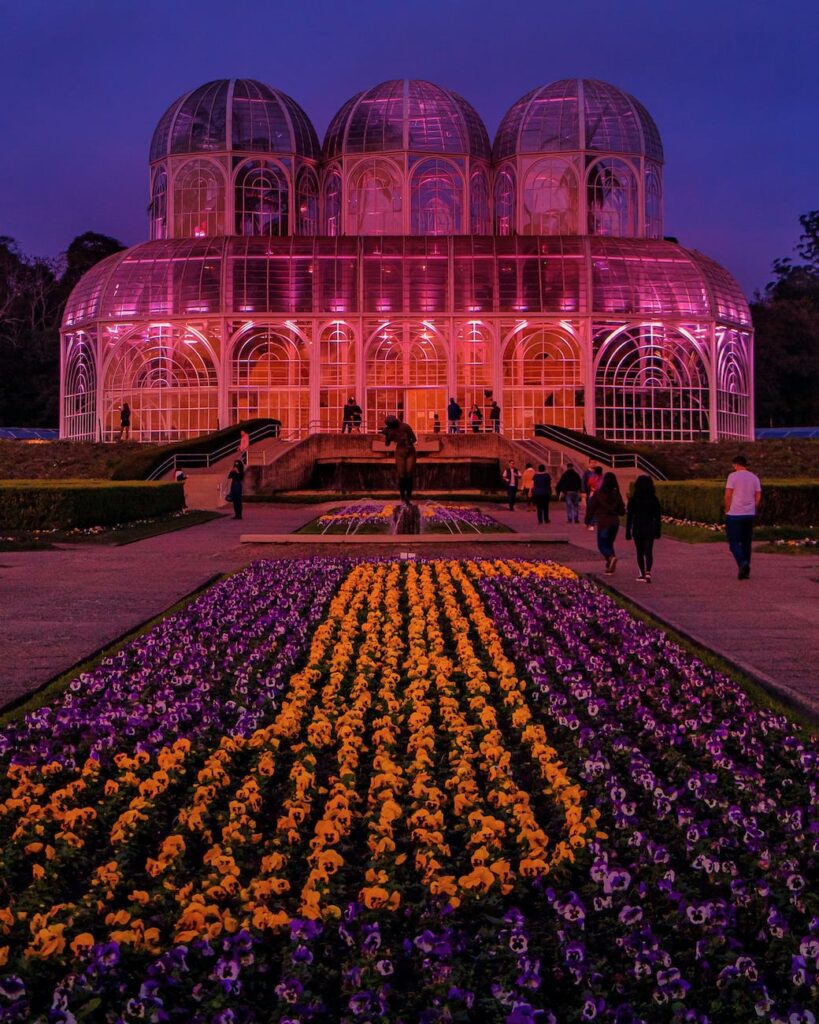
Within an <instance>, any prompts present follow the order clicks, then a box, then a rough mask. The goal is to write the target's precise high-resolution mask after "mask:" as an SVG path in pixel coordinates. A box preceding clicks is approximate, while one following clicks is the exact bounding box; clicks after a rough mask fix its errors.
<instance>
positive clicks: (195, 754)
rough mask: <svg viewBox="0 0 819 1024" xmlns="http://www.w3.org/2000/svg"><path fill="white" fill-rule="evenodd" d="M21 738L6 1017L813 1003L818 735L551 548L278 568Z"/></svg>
mask: <svg viewBox="0 0 819 1024" xmlns="http://www.w3.org/2000/svg"><path fill="white" fill-rule="evenodd" d="M0 750H2V760H3V764H4V769H5V772H4V778H3V780H2V789H0V842H1V843H2V851H3V852H2V868H3V870H2V877H3V879H4V888H3V891H2V893H3V894H2V899H0V935H2V936H3V937H0V960H2V961H4V962H6V965H5V971H6V974H5V976H4V977H0V1019H2V1020H20V1021H22V1020H29V1019H38V1016H39V1017H41V1019H43V1020H46V1019H49V1020H54V1021H72V1020H73V1019H75V1018H76V1019H93V1020H106V1021H108V1020H110V1021H117V1022H119V1021H123V1022H125V1021H131V1020H156V1021H162V1020H179V1021H186V1022H187V1021H191V1022H196V1024H198V1022H202V1024H204V1022H214V1024H228V1022H234V1021H235V1022H250V1021H260V1022H261V1021H265V1022H267V1021H277V1022H282V1024H283V1022H290V1024H293V1022H296V1021H299V1022H301V1021H313V1020H314V1021H319V1020H321V1021H373V1022H374V1021H391V1022H394V1024H398V1022H404V1024H410V1022H416V1021H424V1022H430V1024H431V1022H444V1021H455V1020H464V1021H469V1020H475V1021H481V1022H484V1021H487V1022H506V1024H528V1022H535V1021H540V1022H542V1024H548V1022H549V1021H552V1022H557V1021H559V1022H561V1024H562V1022H564V1021H567V1022H568V1021H578V1020H591V1019H600V1020H608V1021H616V1022H619V1024H625V1022H626V1021H639V1020H645V1021H647V1022H654V1021H660V1020H663V1021H665V1020H679V1021H692V1022H700V1024H705V1022H713V1024H722V1022H725V1024H728V1022H729V1021H730V1022H734V1021H745V1020H751V1019H755V1018H756V1016H757V1014H758V1015H759V1016H762V1017H765V1018H766V1019H769V1020H775V1021H786V1022H787V1024H796V1022H799V1021H803V1022H806V1024H809V1022H810V1021H811V1020H812V1016H811V1014H810V1011H809V1010H808V1009H807V1007H808V1006H810V1005H811V1000H812V999H814V1000H815V997H816V987H815V975H816V969H817V965H819V916H817V915H819V905H817V903H818V902H819V901H818V900H817V894H816V892H815V889H812V888H811V885H810V879H811V872H812V871H815V857H816V845H817V824H816V821H815V802H816V800H817V780H816V758H817V749H816V745H815V744H814V743H812V742H811V741H808V740H806V739H804V738H802V737H800V735H799V734H798V733H797V732H795V731H794V728H793V727H792V726H791V725H790V724H789V723H788V722H787V721H786V720H785V719H784V718H782V717H779V716H776V715H774V714H772V713H770V712H764V711H760V710H757V709H755V708H754V707H753V706H752V705H751V704H750V702H749V701H748V699H747V698H746V697H745V696H744V695H743V693H742V692H741V691H739V690H738V689H737V687H736V686H735V685H734V684H732V683H731V682H730V681H729V680H727V679H726V678H724V677H722V676H719V675H718V674H716V673H714V672H712V671H710V670H709V669H707V668H706V667H704V666H703V665H701V664H700V663H698V662H697V661H696V660H694V659H692V658H691V657H690V656H688V655H686V654H685V653H684V652H683V651H682V650H680V649H679V648H677V647H675V646H674V645H673V644H671V643H670V642H669V641H668V640H667V639H666V638H665V635H664V634H662V633H660V632H658V631H656V630H652V629H650V628H648V627H646V626H645V625H643V624H641V623H639V622H637V621H636V620H634V619H633V618H631V617H630V616H629V615H627V614H626V613H625V612H623V611H622V610H620V609H619V608H618V607H617V606H616V605H615V604H614V603H613V602H612V601H611V600H610V599H609V598H607V597H606V596H604V595H603V594H602V593H601V592H600V591H599V590H597V589H596V588H594V587H593V586H592V585H590V584H588V583H585V582H583V581H580V580H578V579H577V578H576V577H574V574H572V573H571V572H570V571H568V570H565V569H563V568H562V567H558V566H554V565H553V564H550V563H531V562H516V561H512V562H498V561H493V562H480V563H471V562H467V563H458V562H441V561H431V562H420V563H417V564H416V563H411V562H410V563H398V562H389V561H364V562H352V561H350V562H343V561H341V560H334V561H318V560H309V561H303V562H290V563H260V564H257V565H256V566H253V567H251V568H250V569H248V570H246V571H245V572H244V573H241V574H239V575H237V576H235V577H233V578H231V579H230V580H228V581H225V582H224V583H222V584H219V585H218V586H217V587H215V588H213V589H212V590H211V591H209V592H208V593H207V594H205V595H203V596H202V597H200V598H199V599H198V600H197V601H196V602H195V603H194V604H192V605H191V606H190V607H189V608H188V609H186V611H185V612H183V613H181V614H180V615H178V616H174V617H172V618H170V619H168V620H167V621H166V622H165V623H163V624H162V625H161V626H160V627H158V628H157V629H156V630H154V631H152V632H151V633H150V634H147V635H146V636H145V637H143V638H141V639H140V640H138V641H136V642H135V643H134V644H132V645H130V646H129V647H128V648H126V649H125V650H124V651H122V652H120V653H119V654H118V655H116V656H115V657H114V658H113V659H111V660H110V661H109V663H107V664H106V665H103V666H101V667H100V669H98V670H97V671H96V672H95V673H90V674H88V675H87V676H86V677H84V678H83V679H82V681H81V683H80V685H79V687H78V688H77V689H76V690H72V691H69V692H68V693H67V694H66V695H65V696H64V697H63V698H62V699H61V700H60V701H58V702H57V704H56V705H55V707H54V708H53V709H49V710H47V711H40V712H35V713H33V714H31V715H29V716H28V717H27V718H25V719H24V720H22V721H21V722H19V723H16V724H15V725H13V726H10V727H8V728H7V729H6V731H5V734H4V735H3V738H2V747H0ZM812 801H813V805H812V803H811V802H812ZM811 806H813V807H814V816H813V817H811ZM49 1008H51V1009H49Z"/></svg>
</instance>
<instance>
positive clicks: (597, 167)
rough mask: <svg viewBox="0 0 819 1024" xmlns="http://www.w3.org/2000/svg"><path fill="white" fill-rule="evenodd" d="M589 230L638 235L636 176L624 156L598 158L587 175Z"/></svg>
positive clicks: (600, 232)
mask: <svg viewBox="0 0 819 1024" xmlns="http://www.w3.org/2000/svg"><path fill="white" fill-rule="evenodd" d="M586 192H587V205H588V211H589V234H590V235H608V236H610V237H615V238H635V237H636V236H637V233H638V232H637V177H636V175H635V173H634V168H633V167H632V166H631V165H630V164H628V163H626V161H625V160H617V159H615V158H611V157H606V158H605V159H603V160H596V161H595V162H594V163H593V164H592V165H591V167H590V168H589V170H588V174H587V176H586Z"/></svg>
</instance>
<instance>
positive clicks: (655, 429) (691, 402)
mask: <svg viewBox="0 0 819 1024" xmlns="http://www.w3.org/2000/svg"><path fill="white" fill-rule="evenodd" d="M708 392H709V373H708V365H707V362H706V358H705V353H704V350H703V348H702V346H701V345H700V344H699V343H698V342H697V341H695V340H694V338H693V337H692V336H691V335H690V334H689V333H687V332H685V331H684V330H682V329H676V328H673V327H669V326H666V325H664V324H655V323H649V324H639V325H634V326H628V327H624V328H620V329H619V330H617V331H615V332H614V334H612V335H611V336H610V337H609V338H607V339H606V341H605V342H604V343H603V345H602V346H601V348H600V351H599V354H598V356H597V363H596V370H595V393H596V404H597V427H598V431H599V433H600V434H601V435H602V436H603V437H605V438H608V439H609V440H612V441H695V440H707V439H708V437H709V408H708V406H709V393H708Z"/></svg>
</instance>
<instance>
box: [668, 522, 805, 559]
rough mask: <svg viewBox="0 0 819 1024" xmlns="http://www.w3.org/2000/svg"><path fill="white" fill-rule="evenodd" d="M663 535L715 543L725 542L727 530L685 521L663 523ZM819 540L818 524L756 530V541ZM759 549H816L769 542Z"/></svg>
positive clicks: (795, 551)
mask: <svg viewBox="0 0 819 1024" xmlns="http://www.w3.org/2000/svg"><path fill="white" fill-rule="evenodd" d="M663 536H664V537H671V538H672V539H673V540H682V541H685V542H686V543H687V544H713V543H715V542H717V541H720V542H721V543H723V544H724V543H725V530H724V529H723V528H722V527H721V528H720V529H719V530H709V529H707V527H704V526H696V525H688V524H683V523H663ZM805 539H810V540H819V527H816V526H758V527H757V528H756V529H755V530H754V541H768V542H770V541H775V540H788V541H800V540H805ZM756 550H757V551H766V552H772V553H774V554H777V555H782V554H805V553H809V552H811V551H814V552H815V551H816V548H812V547H811V546H810V545H794V546H793V547H789V546H787V545H784V544H783V545H781V546H777V545H775V544H772V543H767V544H765V546H764V547H763V546H758V547H757V548H756Z"/></svg>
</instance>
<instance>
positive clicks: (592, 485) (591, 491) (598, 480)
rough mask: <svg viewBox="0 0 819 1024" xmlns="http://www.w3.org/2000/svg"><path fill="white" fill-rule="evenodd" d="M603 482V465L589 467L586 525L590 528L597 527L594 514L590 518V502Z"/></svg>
mask: <svg viewBox="0 0 819 1024" xmlns="http://www.w3.org/2000/svg"><path fill="white" fill-rule="evenodd" d="M602 483H603V467H602V466H595V467H594V469H592V468H591V466H590V467H589V475H588V477H587V478H586V525H587V526H588V528H589V529H590V530H593V529H594V528H595V525H596V524H595V521H594V516H592V518H591V520H589V504H590V502H591V499H592V497H593V495H595V494H596V493H597V491H599V490H600V487H601V485H602Z"/></svg>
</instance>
